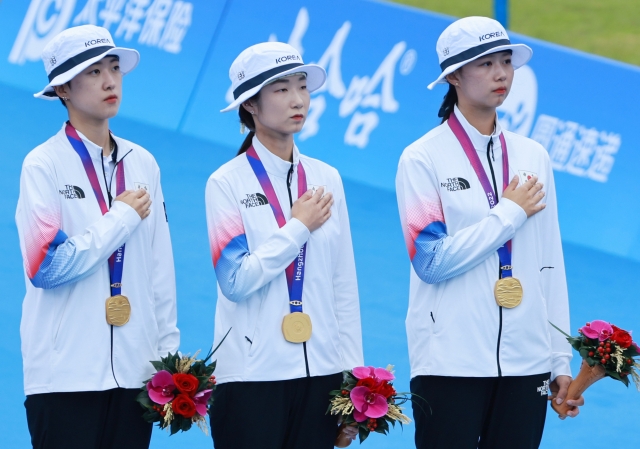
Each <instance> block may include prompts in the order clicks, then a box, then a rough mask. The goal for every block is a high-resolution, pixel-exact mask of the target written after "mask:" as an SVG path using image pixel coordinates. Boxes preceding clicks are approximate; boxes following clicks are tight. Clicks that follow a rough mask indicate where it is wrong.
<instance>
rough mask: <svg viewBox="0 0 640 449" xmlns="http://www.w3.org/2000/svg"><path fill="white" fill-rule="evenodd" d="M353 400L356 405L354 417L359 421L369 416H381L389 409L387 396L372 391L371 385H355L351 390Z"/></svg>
mask: <svg viewBox="0 0 640 449" xmlns="http://www.w3.org/2000/svg"><path fill="white" fill-rule="evenodd" d="M351 401H352V402H353V406H354V407H355V410H354V411H353V417H354V419H355V420H356V421H358V422H362V421H365V420H366V419H367V418H380V417H382V416H384V415H386V414H387V411H388V410H389V404H387V398H385V397H384V396H382V395H381V394H377V393H374V392H372V391H371V389H369V387H355V388H354V389H353V390H351Z"/></svg>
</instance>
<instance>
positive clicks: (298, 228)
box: [282, 218, 311, 248]
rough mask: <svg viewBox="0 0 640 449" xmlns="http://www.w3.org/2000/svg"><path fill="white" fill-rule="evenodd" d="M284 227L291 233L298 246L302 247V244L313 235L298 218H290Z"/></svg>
mask: <svg viewBox="0 0 640 449" xmlns="http://www.w3.org/2000/svg"><path fill="white" fill-rule="evenodd" d="M282 229H283V230H284V231H285V232H286V233H287V234H289V237H291V239H292V240H293V241H294V242H295V243H296V246H297V247H298V248H301V247H302V245H304V244H305V243H306V242H307V240H309V236H310V235H311V233H310V232H309V229H308V228H307V227H306V226H305V225H304V224H303V223H302V222H301V221H300V220H298V219H297V218H292V219H291V220H289V221H288V222H287V224H286V225H284V226H283V227H282Z"/></svg>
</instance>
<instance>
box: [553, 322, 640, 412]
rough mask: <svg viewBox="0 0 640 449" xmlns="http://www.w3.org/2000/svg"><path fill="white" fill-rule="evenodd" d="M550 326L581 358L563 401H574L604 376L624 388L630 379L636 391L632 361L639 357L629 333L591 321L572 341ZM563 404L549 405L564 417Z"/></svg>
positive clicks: (636, 377) (635, 366) (638, 380)
mask: <svg viewBox="0 0 640 449" xmlns="http://www.w3.org/2000/svg"><path fill="white" fill-rule="evenodd" d="M551 325H552V326H553V327H555V328H556V329H558V330H559V331H560V332H562V333H563V334H564V335H565V336H566V337H567V340H568V341H569V343H570V344H571V346H573V348H574V349H575V350H576V351H578V352H579V353H580V356H581V357H582V365H581V366H580V372H579V373H578V376H577V377H576V378H575V379H574V380H573V382H571V385H570V386H569V392H568V394H567V399H578V398H579V397H580V395H582V393H583V392H584V391H585V390H586V389H587V388H589V386H591V385H592V384H593V383H595V382H596V381H598V380H600V379H602V378H604V377H605V376H608V377H611V378H612V379H615V380H619V381H620V382H622V383H624V384H625V385H626V386H629V377H631V380H632V381H633V382H634V383H635V384H636V387H637V388H638V389H639V390H640V375H639V372H638V371H639V370H640V364H639V363H638V360H636V359H635V358H637V357H638V356H640V347H638V345H637V344H636V343H635V342H634V341H633V339H632V338H631V332H628V331H626V330H624V329H621V328H619V327H617V326H615V325H613V324H609V323H607V322H606V321H601V320H594V321H592V322H590V323H587V324H586V325H584V326H583V327H581V328H580V329H578V333H579V335H578V336H577V337H572V336H570V335H568V334H567V333H565V332H563V331H562V330H561V329H559V328H558V327H557V326H555V325H554V324H553V323H552V324H551ZM566 402H567V401H566V400H565V401H564V402H563V403H562V404H560V405H557V404H556V403H555V401H552V402H551V404H552V407H553V409H554V410H555V411H556V412H558V413H559V414H561V415H566V412H567V411H568V410H569V406H567V405H565V404H566Z"/></svg>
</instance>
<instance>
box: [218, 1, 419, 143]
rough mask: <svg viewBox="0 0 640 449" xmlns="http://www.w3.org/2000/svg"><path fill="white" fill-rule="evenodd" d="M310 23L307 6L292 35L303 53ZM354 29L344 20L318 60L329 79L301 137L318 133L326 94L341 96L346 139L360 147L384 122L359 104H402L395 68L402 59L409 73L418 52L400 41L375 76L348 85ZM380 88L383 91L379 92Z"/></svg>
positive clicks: (291, 40) (317, 96) (402, 66)
mask: <svg viewBox="0 0 640 449" xmlns="http://www.w3.org/2000/svg"><path fill="white" fill-rule="evenodd" d="M308 27H309V12H308V11H307V9H306V8H301V9H300V11H299V12H298V16H297V17H296V22H295V25H294V27H293V31H292V32H291V35H290V37H289V44H290V45H292V46H294V47H295V48H296V49H299V50H300V52H301V54H302V38H303V37H304V34H305V32H306V30H307V28H308ZM350 31H351V22H349V21H346V22H344V23H343V24H342V26H341V27H340V28H339V29H338V31H337V32H336V33H335V34H334V36H333V39H332V40H331V42H330V43H329V46H328V47H327V49H326V50H325V52H324V53H323V54H322V57H321V58H320V60H319V61H318V62H317V64H318V65H320V66H322V67H324V68H325V69H326V70H327V81H326V83H325V84H324V85H323V86H322V87H320V88H319V89H318V90H316V91H315V92H314V93H313V97H312V99H311V104H310V107H309V113H308V115H307V120H306V122H305V125H304V128H303V129H302V132H301V133H300V140H305V139H308V138H309V137H312V136H315V135H316V134H317V133H318V131H319V130H320V122H319V121H320V118H321V117H322V114H323V113H324V112H325V110H326V107H327V101H326V98H325V94H329V95H330V96H332V97H334V98H336V99H338V100H341V102H340V105H339V107H338V115H339V116H340V117H343V118H346V117H349V116H350V115H351V120H350V122H349V125H348V126H347V130H346V133H345V136H344V142H345V143H346V144H347V145H352V146H356V147H358V148H365V147H366V146H367V145H368V144H369V136H370V134H371V132H372V131H373V130H374V129H375V128H376V127H377V126H378V124H379V123H380V117H379V116H378V113H377V112H376V111H360V110H358V108H363V109H364V108H371V109H380V110H382V111H384V112H388V113H394V112H396V111H397V110H398V108H399V107H400V105H399V104H398V102H397V101H396V99H395V97H394V94H393V83H394V77H395V71H396V68H397V67H398V62H399V61H400V70H399V71H400V73H401V74H402V75H408V74H409V73H410V72H411V71H412V70H413V67H414V66H415V63H416V60H417V52H416V51H415V50H412V49H411V50H407V51H406V52H405V50H406V47H407V44H406V43H405V42H398V43H397V44H396V45H395V46H394V47H393V48H392V49H391V51H390V52H389V54H388V55H387V56H386V57H385V58H384V60H383V61H382V63H381V64H380V66H379V67H378V69H377V70H376V71H375V73H374V74H373V76H371V77H369V76H358V75H355V76H353V78H352V79H351V82H350V84H349V88H348V89H347V88H346V87H345V84H344V81H343V79H342V67H341V62H342V51H343V48H344V45H345V42H346V40H347V37H348V36H349V32H350ZM277 39H278V38H277V36H276V35H275V34H271V35H270V36H269V40H270V41H277ZM401 58H402V61H401ZM378 89H379V93H377V92H376V90H378ZM232 98H233V96H232V92H231V90H229V91H227V95H226V99H227V101H232ZM352 114H353V115H352Z"/></svg>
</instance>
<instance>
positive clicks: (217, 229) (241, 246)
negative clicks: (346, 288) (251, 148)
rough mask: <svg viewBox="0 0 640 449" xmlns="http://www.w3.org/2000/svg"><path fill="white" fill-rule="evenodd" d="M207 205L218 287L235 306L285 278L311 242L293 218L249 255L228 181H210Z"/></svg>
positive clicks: (241, 222)
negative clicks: (273, 282)
mask: <svg viewBox="0 0 640 449" xmlns="http://www.w3.org/2000/svg"><path fill="white" fill-rule="evenodd" d="M205 205H206V211H207V228H208V232H209V245H210V248H211V257H212V259H213V267H214V269H215V272H216V277H217V279H218V285H219V286H220V290H221V291H222V294H223V295H224V296H225V297H226V298H227V299H228V300H230V301H233V302H239V301H242V300H244V299H246V298H247V297H249V296H250V295H252V294H253V293H255V292H256V291H257V290H258V289H260V288H262V287H263V286H265V285H266V284H268V283H269V282H271V281H272V280H273V279H274V278H275V277H276V276H278V275H284V272H285V269H286V268H287V266H289V264H291V262H292V261H293V260H294V259H295V258H296V256H297V255H298V253H299V251H300V248H301V247H302V245H303V244H304V243H305V242H306V241H307V239H308V238H309V230H308V229H307V227H306V226H305V225H304V224H302V222H300V221H299V220H297V219H295V218H292V219H291V220H289V221H288V222H287V224H286V225H285V226H283V227H282V228H279V229H278V230H276V231H275V232H274V233H273V235H271V236H270V237H269V238H267V239H266V240H265V241H264V242H262V243H261V244H260V245H259V246H258V247H257V248H255V249H253V250H252V251H250V250H249V244H248V242H247V236H246V234H245V227H244V222H243V219H242V214H241V212H240V203H239V201H236V198H235V195H234V194H233V190H232V188H231V186H230V185H229V183H228V182H227V181H226V180H225V179H218V178H216V177H215V176H212V177H211V178H209V181H208V182H207V187H206V192H205ZM274 223H275V219H274Z"/></svg>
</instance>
